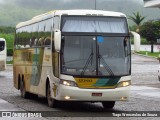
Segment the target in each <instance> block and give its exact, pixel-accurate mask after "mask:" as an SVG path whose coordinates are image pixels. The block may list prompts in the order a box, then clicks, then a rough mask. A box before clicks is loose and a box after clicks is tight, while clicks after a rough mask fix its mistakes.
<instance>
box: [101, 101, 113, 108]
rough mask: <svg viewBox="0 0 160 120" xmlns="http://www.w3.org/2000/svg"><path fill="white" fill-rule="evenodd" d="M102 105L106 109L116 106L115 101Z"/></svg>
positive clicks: (105, 102)
mask: <svg viewBox="0 0 160 120" xmlns="http://www.w3.org/2000/svg"><path fill="white" fill-rule="evenodd" d="M102 105H103V107H104V108H106V109H112V108H113V107H114V105H115V101H104V102H102Z"/></svg>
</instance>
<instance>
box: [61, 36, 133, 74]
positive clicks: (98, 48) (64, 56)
mask: <svg viewBox="0 0 160 120" xmlns="http://www.w3.org/2000/svg"><path fill="white" fill-rule="evenodd" d="M61 63H62V68H61V70H62V73H63V74H69V75H83V76H121V75H129V74H130V45H129V40H128V37H98V36H97V37H96V36H65V37H64V39H63V40H62V53H61Z"/></svg>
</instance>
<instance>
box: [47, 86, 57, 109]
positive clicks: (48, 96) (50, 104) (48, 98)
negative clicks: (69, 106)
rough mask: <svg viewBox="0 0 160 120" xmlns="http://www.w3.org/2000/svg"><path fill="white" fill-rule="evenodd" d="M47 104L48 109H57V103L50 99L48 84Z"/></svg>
mask: <svg viewBox="0 0 160 120" xmlns="http://www.w3.org/2000/svg"><path fill="white" fill-rule="evenodd" d="M47 102H48V106H49V107H51V108H56V107H57V101H56V100H55V99H53V98H52V97H51V90H50V85H49V84H48V85H47Z"/></svg>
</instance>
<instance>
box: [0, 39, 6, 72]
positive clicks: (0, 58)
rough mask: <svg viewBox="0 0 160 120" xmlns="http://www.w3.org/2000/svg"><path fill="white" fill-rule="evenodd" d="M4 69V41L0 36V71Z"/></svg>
mask: <svg viewBox="0 0 160 120" xmlns="http://www.w3.org/2000/svg"><path fill="white" fill-rule="evenodd" d="M5 69H6V41H5V39H3V38H0V71H3V70H5Z"/></svg>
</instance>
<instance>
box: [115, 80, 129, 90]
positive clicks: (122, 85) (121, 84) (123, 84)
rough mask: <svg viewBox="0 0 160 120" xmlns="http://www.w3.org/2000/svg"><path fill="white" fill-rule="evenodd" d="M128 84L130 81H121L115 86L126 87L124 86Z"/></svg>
mask: <svg viewBox="0 0 160 120" xmlns="http://www.w3.org/2000/svg"><path fill="white" fill-rule="evenodd" d="M130 85H131V81H122V82H120V83H118V85H117V88H119V87H126V86H130Z"/></svg>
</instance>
